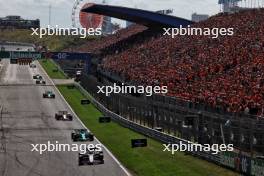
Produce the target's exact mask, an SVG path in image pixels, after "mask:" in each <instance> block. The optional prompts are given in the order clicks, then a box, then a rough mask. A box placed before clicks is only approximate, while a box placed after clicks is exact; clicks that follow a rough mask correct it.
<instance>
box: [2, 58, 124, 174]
mask: <svg viewBox="0 0 264 176" xmlns="http://www.w3.org/2000/svg"><path fill="white" fill-rule="evenodd" d="M2 64H3V70H2V72H1V71H0V75H1V76H0V106H1V107H2V109H3V111H2V112H3V113H2V116H0V175H1V176H125V175H127V174H126V172H125V171H124V169H122V168H121V167H120V165H119V164H118V163H117V162H116V161H115V159H114V158H113V157H111V155H110V154H109V153H108V152H106V151H105V149H104V157H105V164H103V165H92V166H78V152H46V153H44V154H42V155H40V154H39V153H38V152H32V151H31V150H32V146H31V144H47V142H48V141H50V142H51V143H55V142H56V141H58V142H59V143H61V144H72V143H73V142H72V140H71V132H72V130H73V129H81V128H83V126H82V124H81V122H80V121H79V120H78V119H77V117H75V116H74V119H73V121H72V122H65V121H56V120H55V118H54V115H55V113H56V112H58V111H61V110H67V111H68V112H71V109H70V107H69V106H68V104H67V103H66V102H65V101H64V99H63V98H62V97H61V96H60V94H59V92H58V91H57V89H56V88H55V87H54V86H53V85H52V82H51V81H50V80H49V79H48V78H47V76H46V75H45V74H44V72H43V70H42V69H41V68H40V65H39V64H38V63H36V64H37V68H35V69H32V68H29V66H19V65H11V64H9V61H8V60H3V61H2ZM38 73H39V74H41V75H42V76H43V77H44V79H45V80H46V81H47V84H48V85H50V86H36V85H35V82H34V81H33V79H32V77H33V75H34V74H38ZM46 90H52V91H53V92H54V93H55V95H56V99H43V98H42V93H44V92H45V91H46ZM71 113H72V114H73V112H71ZM85 143H86V144H89V143H91V142H85ZM93 143H96V142H93ZM78 144H82V142H78Z"/></svg>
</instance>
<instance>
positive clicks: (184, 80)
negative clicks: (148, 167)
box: [70, 9, 264, 156]
mask: <svg viewBox="0 0 264 176" xmlns="http://www.w3.org/2000/svg"><path fill="white" fill-rule="evenodd" d="M108 15H109V14H108ZM124 18H125V17H124ZM263 18H264V9H247V10H246V9H244V10H243V11H240V12H236V13H232V14H228V13H219V14H217V15H215V16H212V17H210V18H209V19H208V20H206V21H202V22H199V23H195V24H192V26H193V27H200V28H206V27H208V28H216V27H218V28H230V27H232V28H234V36H220V37H219V38H216V39H212V38H211V37H208V36H177V37H176V38H174V39H172V38H171V37H170V36H163V35H162V34H163V31H162V30H159V29H157V28H156V27H154V28H152V26H151V23H149V25H147V26H146V27H145V26H144V25H143V24H141V23H140V24H135V25H132V26H130V27H129V28H126V29H122V30H120V31H119V32H118V33H116V34H113V35H110V36H106V37H102V38H100V39H96V40H94V41H90V42H87V43H86V44H84V45H82V46H77V47H76V48H71V49H70V50H71V51H75V52H91V53H93V60H94V62H93V67H94V68H93V72H92V74H93V75H89V76H85V75H84V76H83V78H82V79H81V85H82V86H83V87H84V88H85V89H87V90H88V91H89V93H91V94H92V95H93V96H94V97H95V98H96V99H98V100H99V101H100V102H101V103H102V104H104V105H105V106H106V107H107V108H109V109H110V110H112V111H113V112H115V113H117V114H119V115H121V116H123V117H125V118H128V119H129V120H131V121H134V122H136V123H140V124H141V125H144V126H148V127H151V128H156V127H161V128H162V129H163V131H164V132H166V133H168V134H171V135H174V136H177V137H180V138H183V139H186V140H192V141H194V142H198V143H201V144H222V143H232V144H234V147H235V148H236V149H237V151H238V153H239V151H240V152H241V151H243V152H245V153H246V154H247V156H258V155H263V154H264V150H263V149H264V147H263V146H264V140H263V139H264V138H263V134H264V131H263V129H264V118H263V117H264V94H263V90H264V74H263V71H262V70H263V69H264V62H263V58H264V36H263V32H264V31H263V29H264V23H263ZM144 20H146V21H148V19H144ZM144 20H143V21H144ZM175 20H176V19H175ZM139 22H142V19H141V20H140V21H139ZM142 23H148V22H142ZM164 25H167V24H166V22H164ZM113 82H117V83H121V82H124V83H126V84H129V85H131V84H133V85H148V86H149V85H152V86H155V85H159V86H164V85H166V86H168V90H169V93H168V94H167V95H166V96H164V95H155V96H153V97H150V98H147V97H144V96H140V95H112V96H111V97H110V98H109V97H105V96H103V95H100V94H97V93H96V92H97V91H96V90H97V89H96V86H97V85H111V84H113ZM131 109H133V110H131ZM190 115H191V117H190Z"/></svg>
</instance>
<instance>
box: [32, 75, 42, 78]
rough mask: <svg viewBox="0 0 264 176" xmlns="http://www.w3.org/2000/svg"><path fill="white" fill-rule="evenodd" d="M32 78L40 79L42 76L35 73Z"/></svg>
mask: <svg viewBox="0 0 264 176" xmlns="http://www.w3.org/2000/svg"><path fill="white" fill-rule="evenodd" d="M33 79H42V76H41V75H39V74H37V75H34V76H33Z"/></svg>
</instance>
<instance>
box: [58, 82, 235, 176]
mask: <svg viewBox="0 0 264 176" xmlns="http://www.w3.org/2000/svg"><path fill="white" fill-rule="evenodd" d="M58 88H59V90H60V92H61V93H62V95H63V96H64V97H65V99H66V100H67V101H68V102H69V104H70V106H71V107H72V108H73V109H74V111H75V112H76V113H77V115H78V116H79V117H80V119H81V120H82V122H83V123H84V124H85V125H86V126H87V127H88V128H89V129H90V130H91V131H92V132H93V133H94V134H95V136H96V137H97V138H98V139H99V140H100V141H101V142H102V143H103V144H104V145H105V146H106V147H107V148H108V149H109V150H110V151H111V152H112V153H113V154H114V155H115V156H116V157H117V158H118V160H119V161H120V162H121V163H122V164H124V166H125V167H127V168H128V169H129V170H130V171H131V173H132V174H133V175H137V176H222V175H225V176H235V175H238V174H236V173H234V172H232V171H229V170H226V169H224V168H221V167H219V166H217V165H214V164H212V163H209V162H207V161H204V160H200V159H198V158H195V157H192V156H187V155H185V154H184V153H182V152H177V153H176V154H175V155H171V154H170V153H167V152H163V146H162V143H160V142H158V141H155V140H152V139H150V138H148V147H146V148H136V149H132V148H131V144H130V139H133V138H145V137H144V136H142V135H140V134H138V133H136V132H134V131H132V130H130V129H127V128H124V127H122V126H120V125H118V124H117V123H110V124H99V123H98V118H99V117H100V116H102V114H101V112H99V111H98V110H97V109H96V108H95V107H94V106H93V105H85V106H84V105H81V104H80V101H81V99H84V98H87V97H85V96H84V95H83V94H82V93H81V92H80V91H79V90H78V89H77V88H75V89H68V88H67V86H65V85H64V86H58Z"/></svg>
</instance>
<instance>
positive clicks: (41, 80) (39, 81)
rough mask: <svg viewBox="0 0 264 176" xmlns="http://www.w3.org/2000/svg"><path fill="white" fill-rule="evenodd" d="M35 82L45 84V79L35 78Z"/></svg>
mask: <svg viewBox="0 0 264 176" xmlns="http://www.w3.org/2000/svg"><path fill="white" fill-rule="evenodd" d="M36 84H42V85H45V84H46V81H45V80H43V79H37V80H36Z"/></svg>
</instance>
